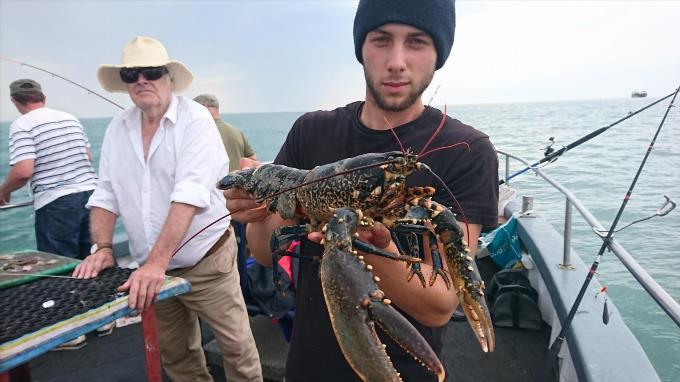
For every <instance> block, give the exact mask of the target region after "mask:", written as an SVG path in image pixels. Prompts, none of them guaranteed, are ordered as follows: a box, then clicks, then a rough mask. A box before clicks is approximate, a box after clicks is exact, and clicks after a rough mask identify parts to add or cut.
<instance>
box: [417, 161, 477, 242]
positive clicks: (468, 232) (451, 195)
mask: <svg viewBox="0 0 680 382" xmlns="http://www.w3.org/2000/svg"><path fill="white" fill-rule="evenodd" d="M426 168H427V171H428V172H429V173H430V174H432V176H433V177H434V178H435V179H437V181H438V182H439V183H441V185H442V186H444V190H446V192H447V193H448V194H449V196H450V197H451V199H452V200H453V202H454V203H456V206H458V210H459V211H460V214H461V215H463V222H465V230H466V231H467V234H468V238H467V242H468V244H469V241H470V226H469V225H468V218H467V216H465V211H464V210H463V206H461V205H460V203H458V199H456V196H455V195H453V192H452V191H451V189H450V188H449V186H447V185H446V183H445V182H444V180H443V179H442V178H440V177H439V175H437V174H435V173H434V171H432V169H431V168H430V167H429V166H428V167H426Z"/></svg>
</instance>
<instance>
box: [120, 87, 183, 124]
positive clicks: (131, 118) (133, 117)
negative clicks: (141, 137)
mask: <svg viewBox="0 0 680 382" xmlns="http://www.w3.org/2000/svg"><path fill="white" fill-rule="evenodd" d="M178 105H179V101H178V99H177V96H176V95H174V94H173V95H172V97H171V98H170V106H168V110H167V111H166V112H165V115H163V118H161V124H163V120H164V119H166V118H167V119H168V120H169V121H170V122H172V124H173V125H175V124H177V106H178ZM141 123H142V111H141V110H140V109H139V107H137V106H133V107H132V108H130V109H129V110H128V111H127V115H126V116H125V125H126V126H127V127H133V126H141Z"/></svg>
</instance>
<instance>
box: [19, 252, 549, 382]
mask: <svg viewBox="0 0 680 382" xmlns="http://www.w3.org/2000/svg"><path fill="white" fill-rule="evenodd" d="M487 263H490V261H488V262H487V261H485V259H482V260H481V261H479V264H480V271H481V273H482V276H483V277H484V278H485V279H487V278H488V277H489V275H490V274H493V272H494V269H493V265H492V264H487ZM251 325H252V327H253V333H254V335H255V340H256V342H257V346H258V349H259V351H260V357H261V360H262V368H263V373H264V376H265V380H267V381H280V380H282V377H283V371H284V366H285V360H286V354H287V351H288V344H287V343H286V341H285V339H284V337H283V334H282V332H281V330H280V328H279V326H278V324H274V323H272V322H271V320H270V319H269V318H268V317H265V316H257V317H251ZM448 325H449V328H448V333H447V337H446V342H445V343H446V345H445V353H444V356H443V360H442V361H443V362H444V365H445V367H446V370H447V381H475V382H478V381H487V380H488V381H491V380H493V381H527V380H532V379H533V377H534V375H535V373H536V372H537V371H538V370H539V369H540V367H541V361H542V359H543V356H544V354H545V353H546V350H547V346H548V338H549V335H550V328H549V327H548V326H547V325H545V326H544V328H543V330H541V331H529V330H514V329H505V328H496V329H495V330H496V351H495V352H494V353H491V354H484V353H482V351H481V350H480V347H479V344H478V343H477V340H476V339H475V337H474V336H473V334H472V331H471V329H470V327H469V325H468V324H467V322H465V321H451V322H450V323H449V324H448ZM142 347H143V345H142V333H141V326H140V325H131V326H127V327H124V328H118V329H116V330H115V331H114V332H113V334H112V335H110V336H107V337H97V336H96V335H95V334H93V333H91V334H89V335H88V345H87V346H86V347H85V348H83V349H81V350H74V351H60V352H49V353H47V354H45V355H43V356H41V357H39V358H37V359H35V360H33V361H32V362H31V372H32V377H33V378H32V379H33V381H40V382H47V381H53V382H59V381H64V382H65V381H76V380H80V381H88V380H89V381H101V382H108V381H134V380H143V379H145V369H144V353H143V352H142ZM205 348H206V356H207V361H208V364H209V365H210V369H211V374H212V375H213V377H214V378H215V381H217V382H219V381H224V380H225V378H224V374H223V371H222V369H221V357H220V354H219V350H218V349H217V346H216V344H215V343H214V342H210V343H208V344H206V346H205Z"/></svg>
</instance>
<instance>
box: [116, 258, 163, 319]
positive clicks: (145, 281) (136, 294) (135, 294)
mask: <svg viewBox="0 0 680 382" xmlns="http://www.w3.org/2000/svg"><path fill="white" fill-rule="evenodd" d="M163 280H165V267H164V266H162V265H160V264H154V263H149V262H147V263H146V264H144V265H142V266H141V267H139V269H137V270H136V271H134V272H132V274H131V275H130V278H129V279H128V280H127V281H126V282H125V283H124V284H123V285H121V286H119V287H118V291H119V292H125V291H128V290H129V291H130V292H129V293H130V295H129V297H128V306H129V307H130V308H132V309H137V310H139V311H143V310H147V309H149V308H150V307H151V305H153V302H154V300H155V299H156V295H158V293H159V292H160V291H161V287H162V286H163Z"/></svg>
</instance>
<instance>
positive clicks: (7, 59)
mask: <svg viewBox="0 0 680 382" xmlns="http://www.w3.org/2000/svg"><path fill="white" fill-rule="evenodd" d="M0 60H4V61H7V62H13V63H15V64H19V65H21V66H28V67H29V68H33V69H36V70H40V71H41V72H45V73H48V74H51V75H52V76H53V77H57V78H61V79H62V80H64V81H67V82H69V83H71V84H73V85H76V86H78V87H79V88H81V89H85V90H86V91H87V92H88V93H90V94H94V95H96V96H97V97H99V98H101V99H103V100H104V101H106V102H109V103H111V104H113V105H115V106H118V107H119V108H121V109H125V108H124V107H122V106H120V105H119V104H117V103H115V102H113V101H111V100H110V99H108V98H106V97H104V96H103V95H101V94H99V93H97V92H96V91H94V90H92V89H89V88H86V87H85V86H83V85H81V84H79V83H77V82H75V81H71V80H69V79H68V78H66V77H64V76H60V75H58V74H57V73H53V72H50V71H49V70H47V69H43V68H39V67H37V66H34V65H31V64H27V63H25V62H21V61H17V60H12V59H10V58H5V57H0Z"/></svg>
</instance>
